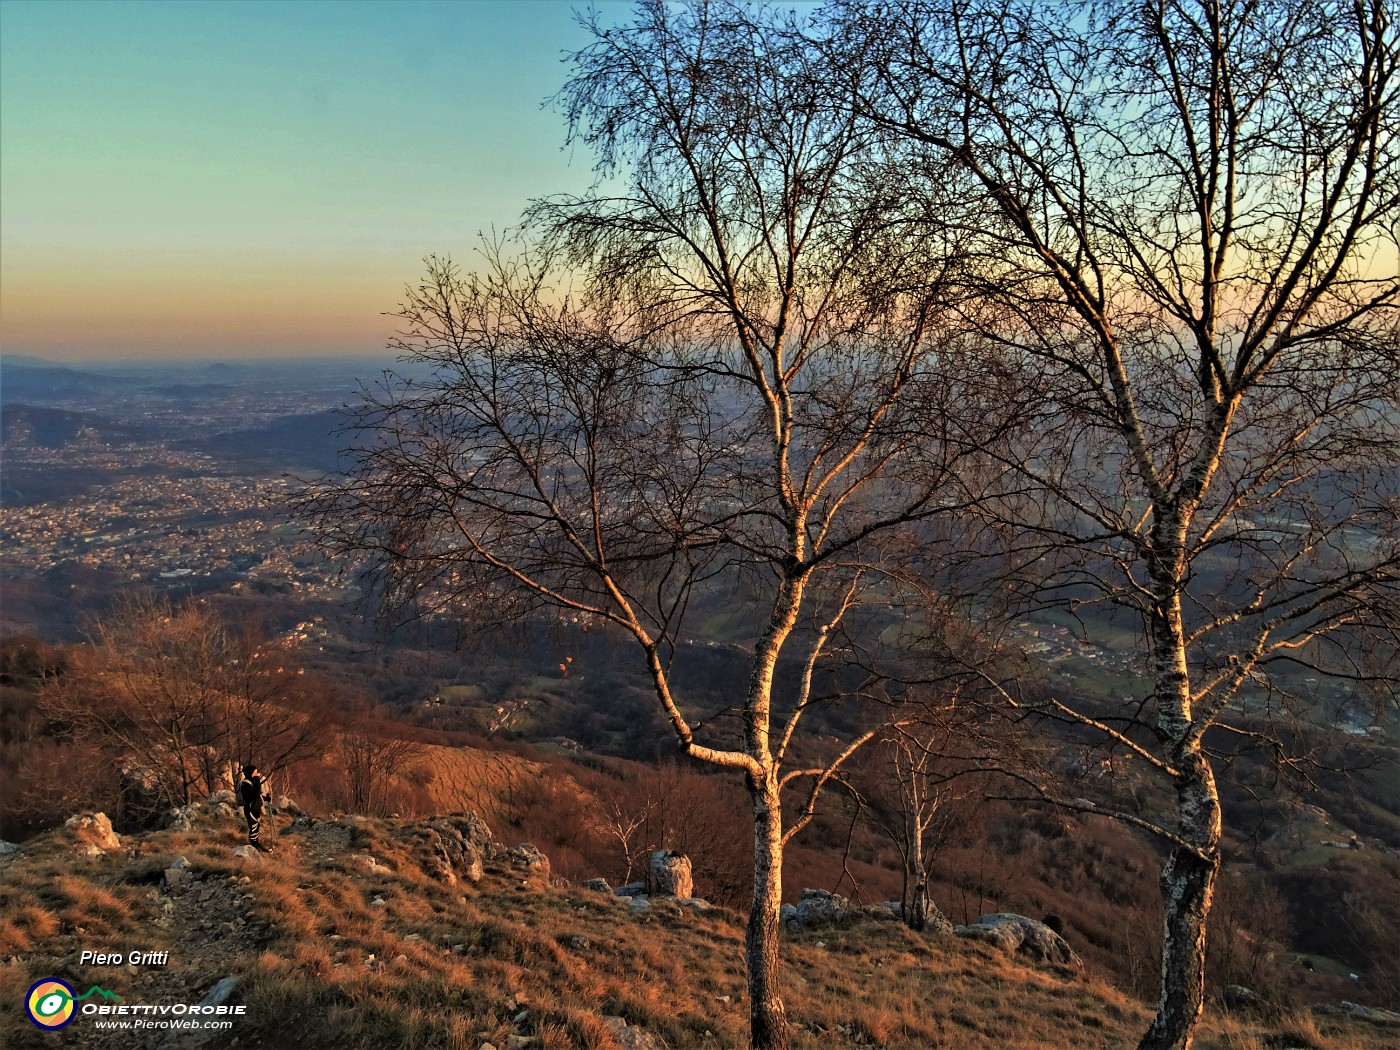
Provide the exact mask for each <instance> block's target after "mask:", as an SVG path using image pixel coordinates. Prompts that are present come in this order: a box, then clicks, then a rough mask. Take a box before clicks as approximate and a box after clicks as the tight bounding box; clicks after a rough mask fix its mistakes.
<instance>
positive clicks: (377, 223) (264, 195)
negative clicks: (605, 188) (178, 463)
mask: <svg viewBox="0 0 1400 1050" xmlns="http://www.w3.org/2000/svg"><path fill="white" fill-rule="evenodd" d="M0 25H2V26H3V38H0V39H3V45H0V46H2V48H3V50H2V51H0V58H2V59H3V61H0V127H3V134H0V184H3V187H4V193H3V196H0V248H2V249H3V250H2V251H0V292H2V293H3V294H2V295H0V344H2V345H3V347H4V352H5V354H6V356H10V357H13V356H15V355H28V356H37V357H42V358H47V359H49V360H51V361H54V362H56V363H60V364H69V363H80V362H87V363H101V362H104V361H112V362H117V361H127V362H130V361H145V362H160V361H172V360H178V361H194V362H198V361H203V360H209V361H213V360H220V359H228V360H259V359H261V360H273V361H275V360H278V359H282V358H285V357H287V356H299V357H301V356H305V357H316V356H343V355H350V356H365V357H374V356H376V355H383V354H384V352H385V351H384V347H385V343H386V342H387V340H388V338H389V337H390V335H391V334H392V333H393V329H394V322H393V321H392V319H391V318H389V317H387V316H385V315H386V313H387V312H390V311H392V310H393V309H394V307H395V304H396V303H398V302H399V301H400V299H401V298H402V291H403V288H404V285H405V284H407V283H410V282H412V281H415V280H416V279H417V278H418V277H419V276H420V274H421V273H422V270H423V265H422V259H423V257H424V256H425V255H428V254H430V253H438V254H451V255H454V256H456V257H457V258H460V259H463V260H464V261H465V260H466V258H467V256H468V255H469V254H470V252H471V251H472V249H473V248H474V247H475V246H476V244H477V243H478V233H479V232H482V231H486V232H489V231H491V230H493V229H495V230H500V229H502V228H504V227H506V226H509V225H511V224H513V223H515V222H516V221H517V219H518V216H519V214H520V211H521V208H522V207H523V206H524V205H525V203H526V202H527V200H528V199H529V198H531V197H538V196H542V195H546V194H550V193H556V192H561V191H573V192H578V191H582V190H584V189H586V188H587V186H588V185H589V184H590V183H591V182H592V179H593V174H592V170H591V164H592V158H591V157H588V156H586V155H581V156H572V157H571V155H570V152H569V151H566V150H565V149H564V148H563V146H564V139H565V131H566V128H565V124H564V121H563V119H562V118H561V117H560V116H559V115H558V114H557V113H555V112H554V111H553V110H552V109H550V108H549V107H547V106H546V107H543V108H542V106H541V103H542V102H543V100H544V99H546V98H547V97H548V96H549V95H551V94H552V93H553V92H554V91H556V90H558V88H559V87H560V86H562V84H563V81H564V78H565V76H566V75H567V69H566V66H565V65H564V63H563V62H562V61H561V59H562V56H563V53H564V52H566V51H568V50H571V49H576V48H578V47H581V46H583V45H584V44H586V43H587V35H586V33H585V32H584V31H583V30H582V29H580V28H579V26H578V25H577V24H576V22H575V20H574V17H573V15H572V13H571V5H570V4H569V3H567V2H562V0H550V2H541V3H525V4H522V3H493V4H466V3H393V4H345V3H251V2H249V3H223V2H209V3H158V4H157V3H124V4H107V3H71V2H52V0H45V2H39V3H36V2H30V0H0Z"/></svg>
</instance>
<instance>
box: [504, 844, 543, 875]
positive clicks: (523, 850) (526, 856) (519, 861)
mask: <svg viewBox="0 0 1400 1050" xmlns="http://www.w3.org/2000/svg"><path fill="white" fill-rule="evenodd" d="M507 856H508V857H509V858H510V865H511V867H513V868H515V869H516V870H517V871H521V872H524V873H525V875H526V876H527V877H531V876H533V877H535V878H540V879H548V878H549V858H548V857H546V856H545V855H544V854H543V853H541V852H540V851H539V849H538V848H537V847H535V846H533V845H531V844H530V843H528V842H522V843H521V844H520V845H518V846H515V847H513V848H512V849H511V850H510V852H509V853H508V854H507Z"/></svg>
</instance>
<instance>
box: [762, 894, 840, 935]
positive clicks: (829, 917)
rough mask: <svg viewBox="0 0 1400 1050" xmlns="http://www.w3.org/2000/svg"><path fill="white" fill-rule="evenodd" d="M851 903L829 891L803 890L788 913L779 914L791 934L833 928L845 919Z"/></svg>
mask: <svg viewBox="0 0 1400 1050" xmlns="http://www.w3.org/2000/svg"><path fill="white" fill-rule="evenodd" d="M850 906H851V902H850V901H849V900H848V899H847V898H845V897H843V896H841V895H840V894H839V893H832V892H831V891H830V890H813V889H804V890H803V891H802V897H801V898H800V899H799V900H798V902H797V904H796V905H795V906H793V909H792V911H791V912H790V913H786V914H784V913H780V916H781V917H782V918H783V920H784V922H785V924H786V925H787V928H788V930H789V931H790V932H792V933H800V932H802V931H803V930H817V929H821V928H822V927H823V926H834V925H836V924H837V923H838V922H840V921H841V920H842V919H844V918H845V917H846V912H847V911H848V910H849V909H850Z"/></svg>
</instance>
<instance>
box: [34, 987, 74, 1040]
mask: <svg viewBox="0 0 1400 1050" xmlns="http://www.w3.org/2000/svg"><path fill="white" fill-rule="evenodd" d="M73 998H74V996H73V989H72V988H70V987H68V985H66V984H65V983H64V982H62V981H60V980H59V979H58V978H56V977H45V978H44V979H43V980H42V981H36V982H35V983H34V984H33V985H31V986H30V989H29V995H28V997H26V999H25V1000H24V1009H25V1011H26V1012H27V1013H28V1014H29V1019H30V1020H31V1021H33V1022H34V1023H35V1024H36V1025H38V1026H39V1027H40V1028H62V1027H63V1026H64V1025H66V1024H67V1023H68V1022H69V1021H71V1020H73V1013H74V1010H73Z"/></svg>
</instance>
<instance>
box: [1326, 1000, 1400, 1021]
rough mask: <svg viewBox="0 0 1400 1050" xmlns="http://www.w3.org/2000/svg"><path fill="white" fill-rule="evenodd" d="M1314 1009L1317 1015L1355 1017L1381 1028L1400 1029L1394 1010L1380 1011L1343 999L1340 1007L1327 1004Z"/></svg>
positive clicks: (1399, 1014)
mask: <svg viewBox="0 0 1400 1050" xmlns="http://www.w3.org/2000/svg"><path fill="white" fill-rule="evenodd" d="M1315 1009H1316V1010H1317V1012H1318V1013H1323V1014H1332V1015H1334V1016H1336V1015H1342V1016H1345V1017H1355V1018H1356V1019H1357V1020H1358V1021H1366V1022H1369V1023H1370V1024H1374V1025H1379V1026H1380V1027H1382V1028H1400V1013H1396V1012H1395V1011H1394V1010H1382V1009H1380V1008H1379V1007H1375V1006H1362V1005H1361V1004H1360V1003H1350V1002H1347V1001H1346V1000H1345V999H1343V1000H1342V1003H1341V1005H1340V1006H1334V1005H1332V1004H1331V1003H1327V1004H1324V1005H1323V1006H1318V1007H1315Z"/></svg>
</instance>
